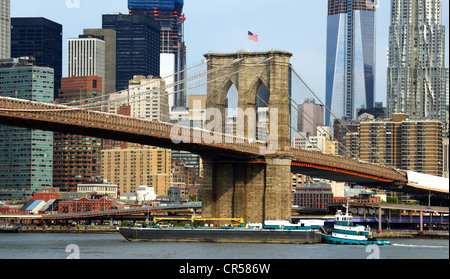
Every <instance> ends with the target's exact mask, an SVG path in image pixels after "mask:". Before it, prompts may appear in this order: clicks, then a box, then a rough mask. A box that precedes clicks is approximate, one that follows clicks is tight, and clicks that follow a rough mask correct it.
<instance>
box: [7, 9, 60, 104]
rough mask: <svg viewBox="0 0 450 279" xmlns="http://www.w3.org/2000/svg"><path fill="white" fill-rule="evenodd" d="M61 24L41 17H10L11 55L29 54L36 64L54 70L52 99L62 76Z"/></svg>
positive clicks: (55, 96)
mask: <svg viewBox="0 0 450 279" xmlns="http://www.w3.org/2000/svg"><path fill="white" fill-rule="evenodd" d="M62 33H63V27H62V25H61V24H59V23H56V22H53V21H51V20H48V19H46V18H43V17H24V18H11V57H23V56H29V57H31V56H32V57H34V58H35V59H36V66H41V67H50V68H52V69H53V70H54V76H55V86H54V99H56V98H57V96H58V89H59V88H61V77H62V51H63V46H62Z"/></svg>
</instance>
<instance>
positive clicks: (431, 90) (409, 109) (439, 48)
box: [387, 0, 449, 130]
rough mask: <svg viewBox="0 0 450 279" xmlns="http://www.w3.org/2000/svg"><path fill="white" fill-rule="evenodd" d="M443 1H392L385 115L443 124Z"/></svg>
mask: <svg viewBox="0 0 450 279" xmlns="http://www.w3.org/2000/svg"><path fill="white" fill-rule="evenodd" d="M441 14H442V0H392V1H391V25H390V27H389V54H388V68H387V105H388V114H389V115H390V116H392V115H393V114H394V113H406V114H408V115H409V116H410V117H411V119H424V118H427V119H436V120H440V121H441V122H442V123H443V124H444V129H445V130H446V129H447V127H446V126H447V124H446V110H447V108H446V105H447V104H448V100H447V99H448V92H449V91H448V90H449V89H448V82H447V79H448V69H446V68H445V27H444V26H443V25H442V24H441V21H442V17H441Z"/></svg>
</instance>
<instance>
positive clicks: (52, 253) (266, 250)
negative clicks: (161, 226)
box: [0, 233, 449, 259]
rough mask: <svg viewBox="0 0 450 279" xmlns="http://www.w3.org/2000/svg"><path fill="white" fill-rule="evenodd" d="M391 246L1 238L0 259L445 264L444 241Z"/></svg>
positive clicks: (106, 237)
mask: <svg viewBox="0 0 450 279" xmlns="http://www.w3.org/2000/svg"><path fill="white" fill-rule="evenodd" d="M388 240H389V241H391V243H392V245H390V246H381V247H370V246H368V247H366V246H347V245H331V244H312V245H308V244H303V245H290V244H236V243H157V242H139V243H137V242H127V241H126V240H125V239H124V238H123V237H122V236H121V235H120V234H81V233H78V234H77V233H72V234H50V233H42V234H39V233H36V234H35V233H15V234H0V259H66V258H81V259H367V258H379V259H449V240H434V239H388Z"/></svg>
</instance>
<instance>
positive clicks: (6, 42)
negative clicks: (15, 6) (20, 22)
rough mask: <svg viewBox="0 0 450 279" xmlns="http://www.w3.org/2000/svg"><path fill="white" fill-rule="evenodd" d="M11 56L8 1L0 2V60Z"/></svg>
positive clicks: (1, 0)
mask: <svg viewBox="0 0 450 279" xmlns="http://www.w3.org/2000/svg"><path fill="white" fill-rule="evenodd" d="M10 55H11V17H10V0H0V59H6V58H9V57H10Z"/></svg>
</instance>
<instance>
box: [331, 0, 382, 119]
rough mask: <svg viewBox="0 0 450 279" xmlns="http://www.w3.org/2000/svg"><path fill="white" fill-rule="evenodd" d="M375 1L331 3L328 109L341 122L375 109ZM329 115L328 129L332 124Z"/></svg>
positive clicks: (362, 0) (332, 1) (342, 0)
mask: <svg viewBox="0 0 450 279" xmlns="http://www.w3.org/2000/svg"><path fill="white" fill-rule="evenodd" d="M375 1H376V0H353V1H352V0H328V23H327V24H328V26H327V62H326V63H327V65H326V105H327V107H328V108H330V109H331V111H332V112H333V114H334V115H335V116H336V117H337V118H339V119H345V120H352V119H355V118H356V117H357V109H360V108H368V109H372V108H373V106H374V98H375V10H376V7H375V5H376V3H375ZM333 118H334V117H333V116H332V115H331V114H330V113H329V112H328V111H326V113H325V125H327V126H329V125H332V124H333Z"/></svg>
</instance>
